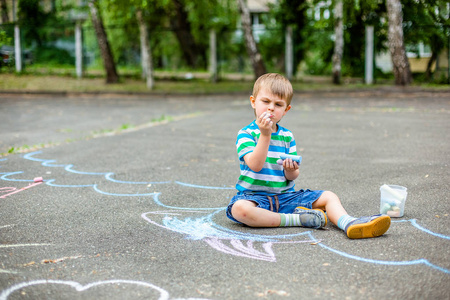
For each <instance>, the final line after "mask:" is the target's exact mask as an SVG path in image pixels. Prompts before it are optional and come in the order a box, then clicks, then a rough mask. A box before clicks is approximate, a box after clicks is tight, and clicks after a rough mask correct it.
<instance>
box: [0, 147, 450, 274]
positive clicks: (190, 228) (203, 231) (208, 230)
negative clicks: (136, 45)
mask: <svg viewBox="0 0 450 300" xmlns="http://www.w3.org/2000/svg"><path fill="white" fill-rule="evenodd" d="M41 153H42V151H37V152H33V153H29V154H26V155H24V156H23V157H24V159H26V160H30V161H35V162H39V163H40V164H41V165H42V166H44V167H52V168H62V169H64V170H65V171H66V172H69V173H74V174H78V175H82V176H87V175H89V176H99V177H101V178H103V179H105V180H106V181H108V182H111V183H114V184H116V186H117V185H149V184H177V185H178V186H182V187H186V188H196V189H207V190H229V189H233V188H230V187H212V186H202V185H194V184H190V183H184V182H180V181H175V182H171V181H158V182H135V181H122V180H117V179H114V173H113V172H85V171H80V170H77V169H76V168H75V167H74V165H72V164H57V161H56V160H52V159H41V158H37V157H36V156H37V155H38V154H41ZM2 161H5V160H2ZM0 167H1V166H0ZM20 174H23V172H22V171H13V172H0V175H1V176H0V179H1V180H4V181H18V182H21V181H24V182H32V181H33V179H19V178H15V177H17V175H20ZM55 181H56V179H46V180H44V182H45V184H47V185H49V186H53V187H61V188H81V187H84V188H86V187H91V188H92V189H93V191H95V192H97V193H100V194H103V195H108V196H119V197H136V196H138V197H151V198H152V199H153V203H154V204H156V205H157V206H159V207H161V208H164V210H153V211H149V212H145V213H143V214H141V217H142V218H143V219H144V220H145V221H147V222H148V223H149V224H152V225H154V226H158V227H160V228H164V229H166V230H169V231H172V232H176V233H178V234H182V235H185V236H186V238H187V239H189V240H195V241H203V242H205V243H206V244H208V245H209V246H210V247H212V248H214V249H216V250H217V251H220V252H223V253H226V254H230V255H234V256H240V257H245V258H250V259H257V260H263V261H268V262H276V254H275V252H274V250H273V246H274V245H276V244H296V243H310V244H317V245H318V246H319V247H320V248H321V249H323V250H326V251H330V252H332V253H335V254H338V255H340V256H342V257H346V258H348V259H353V260H356V261H360V262H365V263H373V264H379V265H391V266H406V265H418V264H421V265H425V266H428V267H430V268H433V269H435V270H438V271H440V272H443V273H446V274H450V270H449V269H448V268H445V267H442V266H438V265H436V264H433V263H431V262H430V261H428V260H427V259H425V258H419V259H413V260H404V261H389V260H376V259H370V258H365V257H361V256H358V255H354V254H350V253H347V252H344V251H341V250H338V249H334V248H332V247H330V246H329V245H327V244H326V242H325V241H321V240H319V239H317V238H316V237H315V234H314V233H317V231H301V232H300V233H296V234H286V235H261V234H254V233H253V232H256V230H251V229H249V228H245V230H246V232H240V231H237V230H232V229H230V228H226V227H224V226H220V225H218V224H217V223H216V222H215V221H214V217H215V216H216V215H217V214H219V213H222V214H223V213H224V210H225V209H226V207H211V208H205V207H203V208H198V207H178V206H171V205H167V204H164V203H163V202H162V201H161V200H160V196H161V193H112V192H107V191H103V190H101V189H99V188H98V185H97V184H95V183H93V184H81V185H80V184H78V185H77V184H73V185H71V184H66V185H63V184H56V183H55ZM405 222H408V223H410V224H411V225H412V226H413V227H414V228H416V229H417V230H420V231H422V232H424V233H426V234H429V235H431V236H434V237H436V238H439V239H442V240H444V241H445V242H447V241H448V240H450V236H447V235H444V234H440V233H435V232H432V231H431V230H429V229H426V228H424V227H423V226H421V225H419V224H418V223H417V220H415V219H411V220H400V221H393V222H392V225H393V227H394V226H395V225H396V224H398V223H405ZM242 228H244V227H242ZM392 229H393V228H391V230H392Z"/></svg>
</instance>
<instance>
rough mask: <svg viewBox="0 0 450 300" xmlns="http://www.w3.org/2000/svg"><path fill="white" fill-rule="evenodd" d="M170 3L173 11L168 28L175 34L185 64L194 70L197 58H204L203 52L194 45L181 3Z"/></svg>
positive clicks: (176, 1)
mask: <svg viewBox="0 0 450 300" xmlns="http://www.w3.org/2000/svg"><path fill="white" fill-rule="evenodd" d="M172 3H173V6H174V10H173V15H172V17H170V18H169V20H170V27H171V28H172V30H174V32H175V35H176V37H177V39H178V42H179V43H180V46H181V50H182V51H183V56H184V58H185V59H186V62H187V64H188V65H189V66H190V67H192V68H195V67H197V66H198V64H199V61H200V59H199V58H205V57H206V54H205V51H204V50H202V49H201V48H200V47H199V46H198V45H197V44H196V43H195V39H194V37H193V36H192V33H191V24H190V22H189V19H188V14H187V12H186V9H185V7H184V5H183V3H182V2H181V1H180V0H172Z"/></svg>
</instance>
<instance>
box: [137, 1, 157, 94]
mask: <svg viewBox="0 0 450 300" xmlns="http://www.w3.org/2000/svg"><path fill="white" fill-rule="evenodd" d="M136 18H137V21H138V24H139V37H140V42H141V64H142V76H143V78H146V82H147V88H148V89H149V90H151V89H153V86H154V80H153V63H152V51H151V47H150V41H149V39H148V27H147V23H145V20H144V18H143V16H142V10H141V9H138V10H137V11H136Z"/></svg>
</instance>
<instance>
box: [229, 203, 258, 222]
mask: <svg viewBox="0 0 450 300" xmlns="http://www.w3.org/2000/svg"><path fill="white" fill-rule="evenodd" d="M252 208H254V206H253V205H252V202H250V201H246V200H239V201H236V202H235V203H234V204H233V207H232V208H231V214H232V215H233V217H234V218H235V219H236V220H238V221H242V220H245V219H246V218H247V216H248V213H249V211H250V210H251V209H252Z"/></svg>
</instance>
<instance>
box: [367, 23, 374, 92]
mask: <svg viewBox="0 0 450 300" xmlns="http://www.w3.org/2000/svg"><path fill="white" fill-rule="evenodd" d="M373 31H374V30H373V26H366V50H365V53H366V55H365V56H366V59H365V66H366V68H365V82H366V84H372V83H373Z"/></svg>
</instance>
